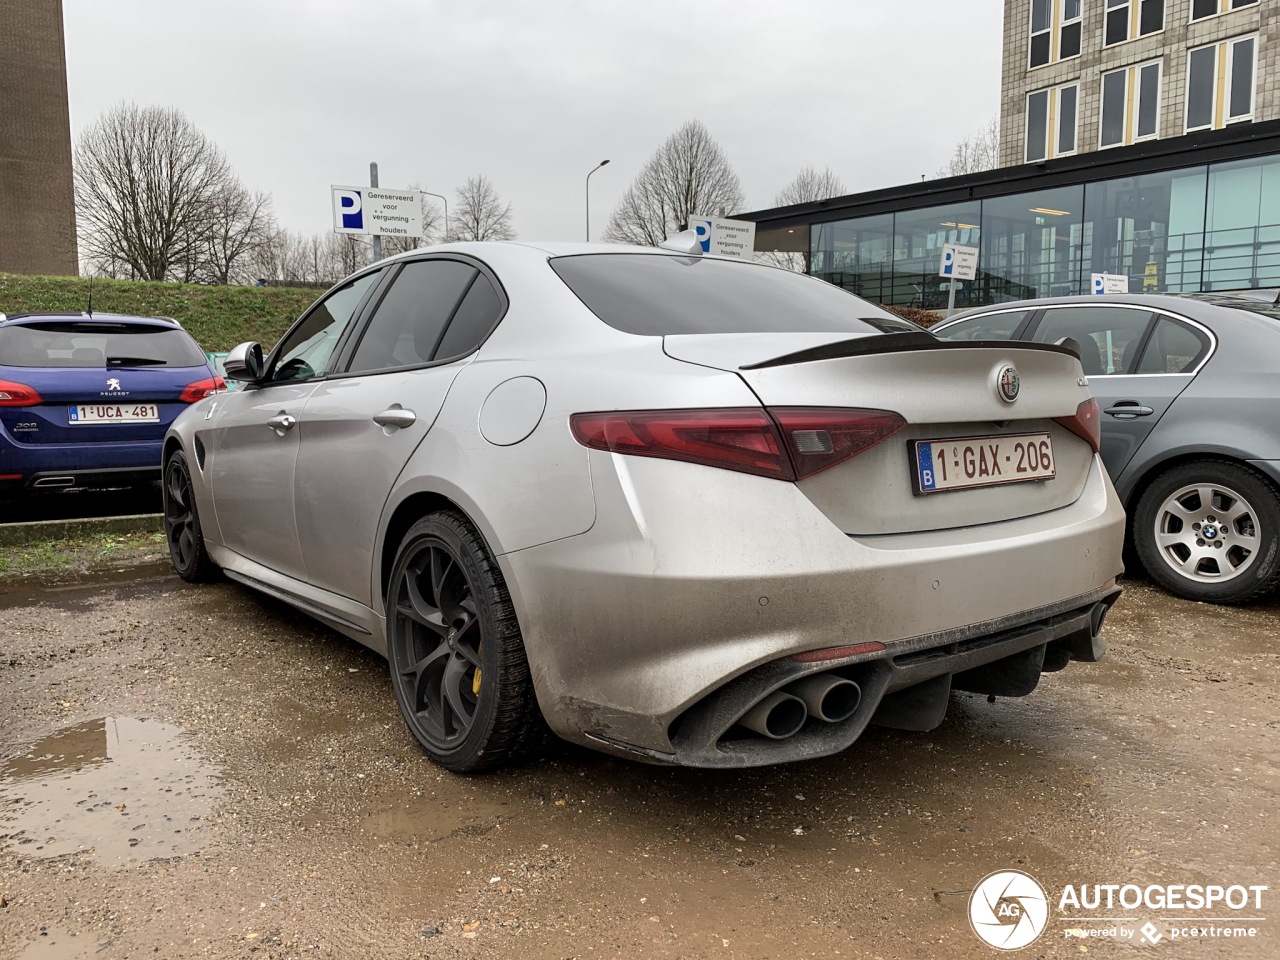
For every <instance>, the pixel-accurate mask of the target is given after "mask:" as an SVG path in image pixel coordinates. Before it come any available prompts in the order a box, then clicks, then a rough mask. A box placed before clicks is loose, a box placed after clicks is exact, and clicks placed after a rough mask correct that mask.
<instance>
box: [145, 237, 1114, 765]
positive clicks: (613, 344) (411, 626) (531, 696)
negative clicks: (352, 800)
mask: <svg viewBox="0 0 1280 960" xmlns="http://www.w3.org/2000/svg"><path fill="white" fill-rule="evenodd" d="M667 246H668V247H670V249H648V248H637V247H620V246H599V245H597V246H591V245H575V246H568V245H563V246H562V245H554V244H546V245H534V244H524V243H502V244H491V243H479V244H453V245H447V246H440V247H433V248H429V249H427V250H417V251H412V252H410V253H408V254H405V255H401V256H398V257H394V258H391V259H389V260H384V261H382V262H380V263H377V264H375V265H373V266H371V267H368V268H366V269H364V270H361V271H360V272H358V273H357V274H355V275H354V276H352V277H350V278H349V279H347V280H345V281H344V282H342V283H341V284H339V285H338V286H337V287H335V288H333V289H332V290H330V291H329V292H328V293H326V294H325V295H324V296H323V297H321V298H320V300H318V301H317V302H316V303H315V304H314V305H313V306H312V307H311V308H310V309H309V310H308V311H307V312H306V313H305V314H304V315H303V316H302V317H301V318H300V319H299V320H298V321H297V322H296V323H295V324H294V326H293V327H292V328H291V329H290V330H289V332H288V333H287V334H286V335H285V336H284V338H283V339H282V340H281V341H280V343H279V344H277V345H276V347H275V349H274V350H272V351H271V352H270V354H269V355H267V356H265V357H264V355H263V351H262V349H261V347H259V346H258V345H257V344H242V345H240V346H239V347H237V348H236V349H235V350H233V351H232V352H231V354H230V355H229V356H228V357H227V359H226V369H227V373H228V375H229V376H231V377H234V378H236V379H238V380H240V381H241V382H242V384H243V388H242V389H240V390H238V391H236V392H234V393H228V394H223V395H220V396H216V397H211V398H209V399H206V400H203V401H201V402H199V403H197V404H195V405H194V406H193V407H192V408H191V409H189V410H188V411H187V412H185V413H184V414H183V415H182V416H181V417H180V418H179V419H178V420H177V422H176V423H175V424H174V426H173V429H172V430H170V432H169V434H168V438H167V441H166V444H165V449H164V461H163V469H164V492H165V526H166V531H167V536H168V542H169V547H170V552H171V555H172V558H173V563H174V566H175V568H176V569H177V571H178V573H179V574H180V575H181V576H182V577H183V578H185V579H187V580H190V581H200V580H205V579H208V578H210V577H213V576H216V575H219V574H224V575H225V576H227V577H229V578H231V579H232V580H235V581H237V582H239V583H242V584H244V585H246V586H249V587H252V588H254V589H256V590H260V591H263V592H265V593H268V594H270V595H272V596H275V597H278V598H280V599H282V600H284V601H286V602H287V603H290V604H292V605H294V606H295V607H297V608H299V609H300V610H303V611H305V612H306V613H308V614H310V615H312V616H314V617H316V618H318V619H320V620H321V621H323V622H324V623H326V624H329V625H330V626H332V627H333V628H334V629H336V630H338V631H340V632H342V633H343V634H346V635H347V636H349V637H352V638H354V639H356V640H358V641H360V642H361V643H364V644H366V645H368V646H370V647H372V648H373V649H375V650H377V651H378V652H380V653H382V654H384V655H385V656H386V657H387V659H388V660H389V662H390V675H391V682H392V687H393V688H394V690H395V695H396V698H397V700H398V702H399V705H400V708H401V710H402V712H403V714H404V717H405V720H406V723H407V725H408V728H409V730H410V732H411V733H412V734H413V736H414V737H415V738H416V739H417V740H418V742H419V743H420V744H421V745H422V747H423V749H424V750H425V751H426V752H427V754H428V755H430V756H431V757H432V759H434V760H435V761H436V762H438V763H440V764H442V765H443V766H445V767H447V768H449V769H451V770H456V771H477V770H482V769H486V768H491V767H495V766H499V765H504V764H508V763H512V762H516V761H518V760H521V759H523V758H526V757H528V756H530V755H531V754H534V753H536V752H537V751H538V750H539V749H541V748H542V747H543V746H544V745H545V743H546V741H547V738H548V734H549V733H552V732H553V733H554V734H557V735H559V736H560V737H562V738H564V739H566V740H570V741H573V742H576V743H579V744H584V745H587V746H591V747H594V748H596V749H599V750H603V751H606V752H609V753H612V754H616V755H619V756H625V757H632V758H637V759H641V760H645V761H649V762H657V763H672V764H686V765H691V766H702V767H734V766H737V767H742V766H753V765H761V764H770V763H779V762H784V761H792V760H800V759H804V758H809V757H818V756H823V755H827V754H832V753H835V752H838V751H841V750H844V749H846V748H847V747H849V746H850V745H851V744H852V743H853V742H854V741H855V740H856V739H857V738H858V737H859V735H860V734H861V733H862V732H863V730H864V729H866V727H867V725H868V724H870V723H875V724H880V725H884V726H890V727H896V728H901V729H909V730H928V729H931V728H932V727H934V726H936V725H937V724H938V723H940V722H941V721H942V719H943V716H944V714H945V712H946V708H947V702H948V697H949V694H950V691H951V690H953V689H959V690H969V691H976V692H979V693H985V694H991V695H995V696H1024V695H1026V694H1028V693H1030V692H1031V691H1032V689H1034V687H1035V686H1036V684H1037V683H1038V681H1039V678H1040V675H1041V674H1042V673H1044V672H1048V671H1055V670H1060V669H1062V668H1064V667H1065V666H1066V665H1067V663H1068V662H1069V661H1072V660H1077V661H1096V660H1098V659H1099V658H1100V657H1101V656H1102V653H1103V649H1104V643H1103V641H1102V639H1101V638H1100V636H1099V634H1100V631H1101V628H1102V623H1103V619H1104V617H1105V615H1106V612H1107V610H1108V609H1109V607H1110V606H1111V604H1112V603H1114V602H1115V600H1116V598H1117V596H1118V595H1119V589H1118V588H1117V586H1116V577H1117V575H1118V574H1119V573H1120V572H1121V559H1120V550H1121V541H1122V537H1123V533H1124V515H1123V512H1122V510H1121V507H1120V504H1119V502H1118V501H1117V499H1116V495H1115V492H1114V490H1113V489H1112V486H1111V483H1110V481H1109V480H1108V479H1107V475H1106V472H1105V471H1104V470H1103V468H1102V464H1101V461H1100V460H1099V457H1098V446H1099V440H1098V426H1099V413H1098V407H1097V404H1096V403H1095V402H1094V400H1093V398H1092V397H1091V396H1090V393H1089V389H1088V385H1087V381H1086V379H1085V377H1084V374H1083V372H1082V369H1081V364H1080V360H1079V357H1078V355H1077V354H1076V353H1074V352H1072V350H1071V349H1070V348H1069V345H1068V346H1058V345H1053V344H1039V343H1010V342H987V341H965V342H947V341H943V340H939V339H937V338H935V337H934V336H932V335H931V334H929V333H927V332H925V331H923V330H921V329H920V328H918V327H916V326H914V325H912V324H910V323H907V322H906V321H903V320H901V319H899V318H897V317H895V316H893V315H892V314H890V313H887V312H886V311H884V310H882V309H880V308H879V307H876V306H873V305H871V304H869V303H867V302H865V301H863V300H861V299H859V298H858V297H855V296H853V295H851V294H849V293H847V292H845V291H844V290H842V289H839V288H837V287H835V286H832V285H830V284H828V283H825V282H824V281H821V280H817V279H814V278H812V277H807V276H802V275H797V274H794V273H790V272H787V271H785V270H779V269H775V268H772V267H768V266H764V265H760V264H753V263H747V262H742V261H737V260H730V259H721V258H717V257H709V256H703V255H699V254H698V252H697V247H696V244H691V243H688V242H687V238H685V237H684V235H682V236H681V237H677V238H675V239H674V240H673V241H669V242H668V244H667Z"/></svg>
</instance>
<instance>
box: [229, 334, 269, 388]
mask: <svg viewBox="0 0 1280 960" xmlns="http://www.w3.org/2000/svg"><path fill="white" fill-rule="evenodd" d="M222 366H223V368H224V369H225V370H226V371H227V376H228V377H230V378H231V379H232V380H241V381H243V382H245V383H257V382H258V381H259V380H261V379H262V375H263V374H264V373H265V372H266V363H265V362H264V361H263V359H262V345H261V344H258V343H241V344H237V345H236V346H235V347H232V349H231V352H230V353H228V354H227V359H226V360H224V361H222Z"/></svg>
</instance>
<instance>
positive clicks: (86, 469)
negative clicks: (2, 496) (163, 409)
mask: <svg viewBox="0 0 1280 960" xmlns="http://www.w3.org/2000/svg"><path fill="white" fill-rule="evenodd" d="M163 446H164V443H163V440H159V439H157V440H134V441H128V442H119V443H105V442H99V443H43V444H37V443H16V442H14V440H13V439H12V438H11V437H10V436H9V435H8V434H7V433H5V432H4V431H2V430H0V478H2V479H0V488H14V487H37V488H39V487H44V486H64V487H71V486H75V487H104V486H107V487H109V486H120V485H123V484H130V483H142V482H146V481H149V480H158V479H159V478H160V457H161V453H162V450H163ZM62 478H69V479H70V480H71V481H72V482H71V483H65V482H62V483H51V482H50V481H54V480H60V479H62Z"/></svg>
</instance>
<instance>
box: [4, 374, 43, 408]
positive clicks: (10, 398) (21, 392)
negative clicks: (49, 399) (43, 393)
mask: <svg viewBox="0 0 1280 960" xmlns="http://www.w3.org/2000/svg"><path fill="white" fill-rule="evenodd" d="M40 402H41V400H40V394H39V393H38V392H37V391H36V388H35V387H28V386H27V385H26V384H25V383H17V382H16V381H13V380H0V407H34V406H35V405H36V404H37V403H40Z"/></svg>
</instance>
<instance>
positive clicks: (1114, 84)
mask: <svg viewBox="0 0 1280 960" xmlns="http://www.w3.org/2000/svg"><path fill="white" fill-rule="evenodd" d="M1159 133H1160V61H1159V60H1153V61H1152V62H1150V63H1140V64H1137V65H1136V66H1132V67H1125V68H1123V69H1121V70H1113V71H1111V72H1110V73H1104V74H1103V75H1102V123H1101V134H1100V136H1099V138H1098V145H1099V146H1100V147H1118V146H1122V145H1124V144H1130V143H1137V142H1138V141H1139V140H1148V139H1150V138H1152V137H1155V136H1158V135H1159Z"/></svg>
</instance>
